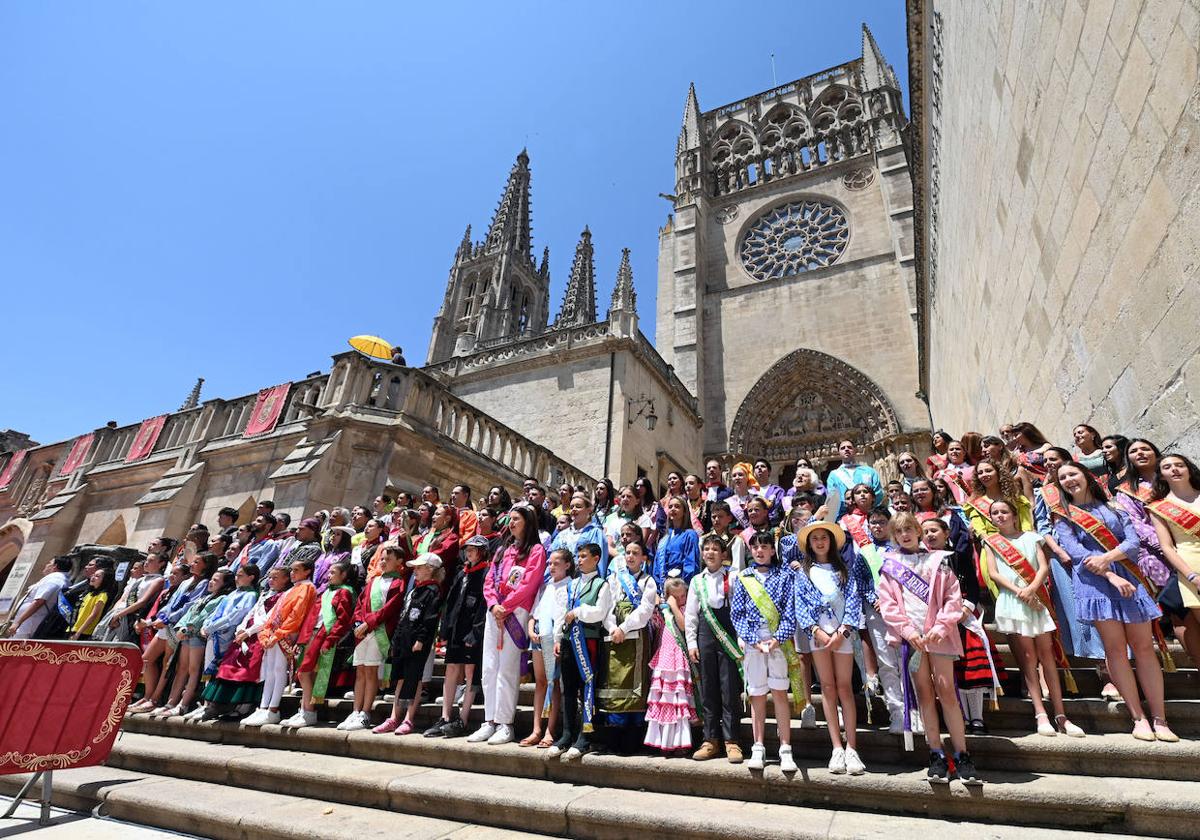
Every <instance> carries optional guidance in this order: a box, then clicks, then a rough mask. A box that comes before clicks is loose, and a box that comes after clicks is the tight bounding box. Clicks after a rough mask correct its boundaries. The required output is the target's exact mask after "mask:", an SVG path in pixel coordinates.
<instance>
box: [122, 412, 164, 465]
mask: <svg viewBox="0 0 1200 840" xmlns="http://www.w3.org/2000/svg"><path fill="white" fill-rule="evenodd" d="M166 422H167V415H165V414H160V415H159V416H157V417H151V418H150V419H149V420H143V421H142V425H141V427H140V428H139V429H138V433H137V437H135V438H134V439H133V445H132V446H130V447H129V454H128V455H126V456H125V463H126V464H132V463H133V462H134V461H140V460H142V459H143V458H145V457H146V456H147V455H149V454H150V451H151V450H152V449H154V444H156V443H158V436H159V434H160V433H161V432H162V429H163V424H164V423H166Z"/></svg>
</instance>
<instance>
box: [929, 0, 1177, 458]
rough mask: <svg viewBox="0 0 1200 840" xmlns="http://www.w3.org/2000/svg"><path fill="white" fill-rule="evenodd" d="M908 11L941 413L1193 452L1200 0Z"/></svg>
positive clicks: (937, 415)
mask: <svg viewBox="0 0 1200 840" xmlns="http://www.w3.org/2000/svg"><path fill="white" fill-rule="evenodd" d="M909 20H910V26H909V39H910V46H912V47H913V52H912V58H911V68H912V73H911V77H912V85H913V100H914V124H915V130H916V131H917V132H918V135H917V137H916V138H915V140H916V142H915V144H914V145H915V147H916V148H917V149H918V150H919V151H918V155H919V158H920V161H919V165H918V167H917V169H918V171H919V175H918V178H917V188H918V190H919V191H920V193H921V196H920V199H921V201H920V202H919V203H921V202H923V203H924V205H925V212H923V213H922V214H921V217H920V221H919V224H920V225H922V226H923V231H922V234H923V236H924V243H925V248H924V259H923V261H922V270H923V276H922V283H923V284H925V288H924V290H923V291H924V296H925V298H926V306H927V311H925V312H924V313H923V320H924V322H925V324H926V325H927V327H926V329H927V345H926V348H925V349H926V357H925V359H924V360H923V361H924V366H925V367H926V369H927V380H928V382H927V384H928V392H929V395H930V400H931V409H932V413H933V421H934V424H935V426H944V427H946V428H947V429H948V430H950V431H951V432H952V433H954V434H961V433H962V432H964V431H966V430H968V429H979V430H983V431H991V430H994V429H996V428H997V427H998V426H999V424H1000V423H1001V422H1004V421H1015V420H1028V421H1031V422H1033V423H1035V424H1036V425H1038V426H1039V427H1041V428H1042V430H1043V431H1044V432H1045V433H1046V434H1047V435H1048V436H1050V437H1051V438H1052V439H1054V440H1057V441H1069V440H1070V432H1071V428H1072V427H1073V426H1074V425H1075V424H1077V423H1080V422H1090V423H1091V424H1092V425H1094V426H1096V427H1097V428H1099V429H1100V430H1101V431H1102V432H1107V431H1110V430H1113V431H1120V432H1123V433H1125V434H1129V435H1132V434H1138V435H1146V436H1148V437H1150V438H1151V439H1153V440H1155V441H1157V442H1158V443H1160V444H1161V445H1163V446H1166V447H1171V448H1174V447H1181V448H1183V449H1184V450H1185V451H1189V452H1192V453H1195V452H1197V451H1200V411H1197V407H1198V405H1200V357H1198V356H1197V349H1200V329H1197V323H1198V321H1200V295H1198V294H1197V292H1196V276H1197V263H1198V260H1200V222H1198V221H1197V219H1200V85H1198V76H1197V45H1198V44H1200V4H1197V3H1196V2H1195V0H1187V2H1184V0H1146V2H1134V0H1115V2H1114V0H1091V2H1090V3H1089V2H1080V0H1058V2H1044V3H1040V2H1016V0H997V2H986V3H985V2H978V3H975V2H972V3H962V2H941V0H910V2H909ZM933 196H937V198H936V199H935V198H933Z"/></svg>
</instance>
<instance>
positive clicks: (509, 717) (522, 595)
mask: <svg viewBox="0 0 1200 840" xmlns="http://www.w3.org/2000/svg"><path fill="white" fill-rule="evenodd" d="M545 573H546V551H545V549H543V548H542V547H541V546H540V545H536V544H535V545H533V546H532V547H530V548H529V549H527V550H526V551H524V552H523V551H522V550H521V549H520V548H519V547H518V546H516V545H515V544H514V545H509V546H508V547H507V548H505V549H504V552H503V553H502V554H501V555H500V556H499V557H497V558H496V559H495V560H494V561H493V562H492V568H491V569H490V570H489V571H488V573H487V575H486V577H485V578H484V580H483V597H484V601H485V603H486V604H487V606H486V610H487V613H488V616H487V618H486V619H485V620H484V624H483V668H482V670H483V674H482V680H481V682H482V684H483V706H484V720H485V721H490V722H492V723H495V724H504V725H507V726H511V725H512V722H513V717H514V715H515V714H516V709H517V694H518V692H519V691H520V687H521V657H522V654H524V653H525V652H526V651H527V650H529V634H528V633H527V632H526V628H527V627H528V626H529V611H530V610H531V609H532V608H533V599H534V598H535V597H536V596H537V592H538V588H539V587H540V586H541V585H542V578H543V576H544V575H545ZM497 604H500V605H502V606H503V607H504V609H505V610H506V611H507V612H508V615H507V616H506V617H505V619H504V624H503V626H501V625H500V624H497V623H496V619H495V618H494V617H492V615H491V610H492V607H494V606H496V605H497Z"/></svg>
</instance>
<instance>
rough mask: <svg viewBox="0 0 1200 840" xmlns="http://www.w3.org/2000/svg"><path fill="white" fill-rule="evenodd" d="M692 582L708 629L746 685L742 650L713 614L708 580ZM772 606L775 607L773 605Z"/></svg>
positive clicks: (703, 577)
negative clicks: (695, 585)
mask: <svg viewBox="0 0 1200 840" xmlns="http://www.w3.org/2000/svg"><path fill="white" fill-rule="evenodd" d="M692 580H693V581H695V582H696V583H697V584H698V585H697V587H696V589H697V593H696V597H697V599H698V602H699V604H700V614H701V615H702V616H704V621H705V622H706V623H707V624H708V629H709V630H711V631H712V634H713V636H715V637H716V639H717V644H719V645H720V646H721V650H722V651H724V652H725V655H726V656H728V657H729V658H730V659H732V660H733V663H734V664H735V665H737V669H738V673H739V674H741V675H742V682H743V683H744V682H745V681H746V674H745V671H744V670H743V669H742V649H741V648H740V647H738V643H737V641H735V640H734V638H733V636H731V635H729V631H728V630H726V629H725V625H723V624H722V623H721V622H720V621H718V620H717V615H716V613H714V612H713V608H712V605H710V604H709V603H708V580H707V578H705V576H704V575H696V577H694V578H692ZM755 583H757V581H755ZM771 606H772V607H774V606H775V605H774V604H772V605H771ZM672 623H673V622H672ZM684 650H687V646H686V645H684ZM690 658H691V657H689V659H690Z"/></svg>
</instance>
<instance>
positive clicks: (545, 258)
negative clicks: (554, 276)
mask: <svg viewBox="0 0 1200 840" xmlns="http://www.w3.org/2000/svg"><path fill="white" fill-rule="evenodd" d="M538 276H539V277H541V278H542V279H544V280H549V279H550V246H549V245H547V246H546V247H545V248H543V249H542V264H541V266H540V267H539V268H538Z"/></svg>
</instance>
